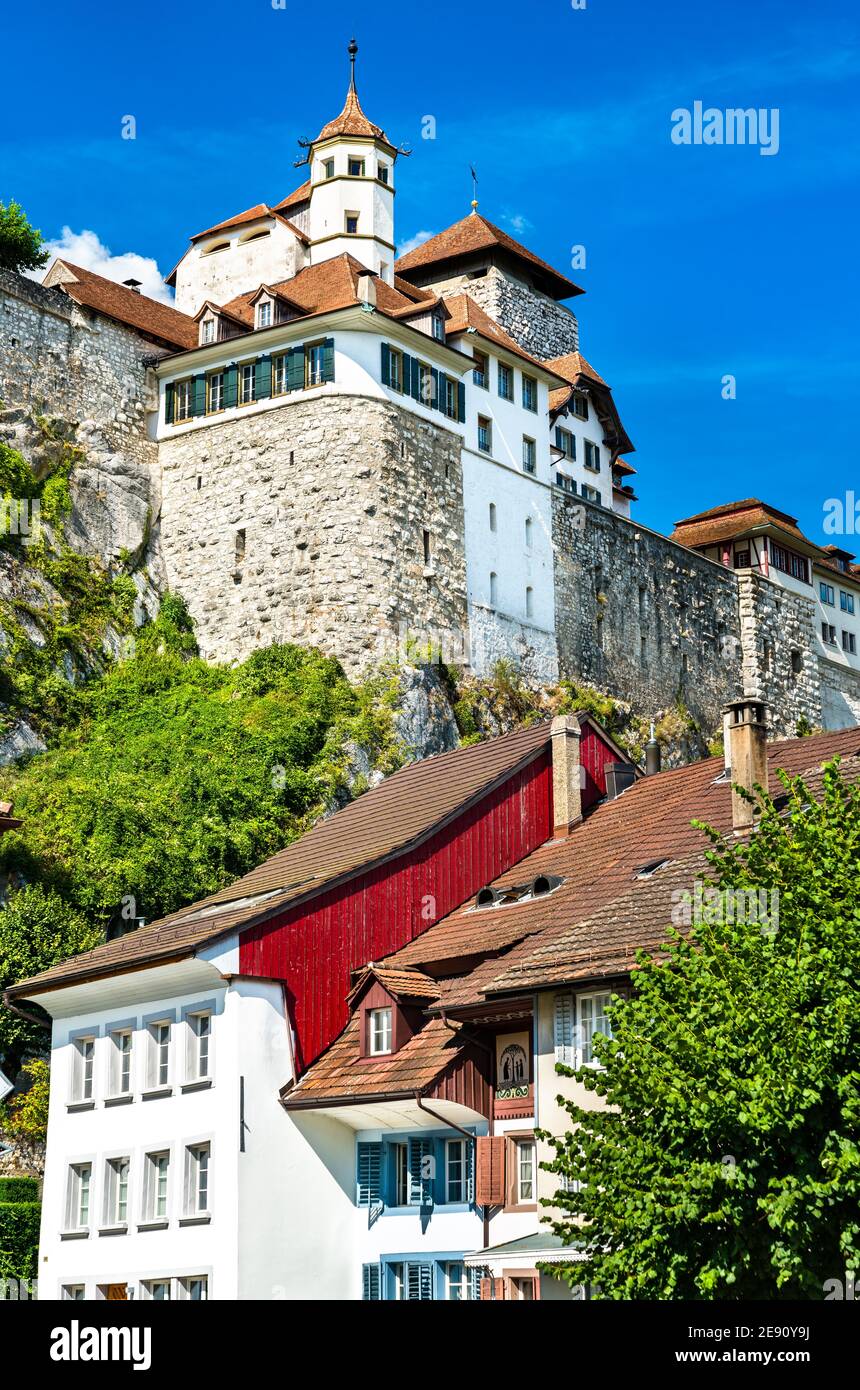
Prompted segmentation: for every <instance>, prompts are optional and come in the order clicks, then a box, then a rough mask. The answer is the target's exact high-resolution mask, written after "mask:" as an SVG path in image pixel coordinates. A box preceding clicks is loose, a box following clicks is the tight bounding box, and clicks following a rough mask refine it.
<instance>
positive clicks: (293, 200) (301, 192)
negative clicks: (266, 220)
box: [272, 179, 311, 212]
mask: <svg viewBox="0 0 860 1390" xmlns="http://www.w3.org/2000/svg"><path fill="white" fill-rule="evenodd" d="M310 196H311V181H310V179H306V181H305V182H304V183H302V184H300V185H299V187H298V188H294V189H293V191H292V193H288V194H287V196H286V198H282V199H281V201H280V202H279V203H273V204H272V212H286V211H287V209H288V208H295V207H298V206H299V205H300V204H301V203H306V202H307V201H308V199H309V198H310Z"/></svg>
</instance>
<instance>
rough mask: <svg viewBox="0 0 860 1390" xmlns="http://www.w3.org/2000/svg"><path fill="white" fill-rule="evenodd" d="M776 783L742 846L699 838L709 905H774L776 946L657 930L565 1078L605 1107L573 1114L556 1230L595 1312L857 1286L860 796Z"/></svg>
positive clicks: (828, 778)
mask: <svg viewBox="0 0 860 1390" xmlns="http://www.w3.org/2000/svg"><path fill="white" fill-rule="evenodd" d="M783 782H784V785H785V787H786V793H787V795H786V797H784V798H781V799H780V802H778V803H777V804H775V803H774V801H772V800H770V799H768V798H767V797H763V796H759V798H758V799H759V804H760V806H761V816H760V821H759V826H758V831H757V833H756V834H755V835H754V836H752V837H751V839H750V841H749V843H746V844H744V843H735V842H728V841H724V840H723V839H722V838H721V836H719V835H718V834H717V833H716V832H714V831H713V830H707V828H706V827H701V828H702V829H703V830H706V833H707V834H708V836H709V838H710V840H711V842H712V845H713V848H712V849H711V850H710V851H709V854H708V858H709V860H710V861H711V870H712V873H713V878H714V883H715V886H716V887H717V888H718V889H719V890H721V892H723V893H725V892H727V891H730V890H733V891H735V892H738V891H739V890H740V891H745V892H750V891H753V890H754V891H756V892H758V891H759V890H761V889H764V890H767V891H768V892H769V893H770V892H771V891H775V892H777V893H778V895H779V897H778V927H777V930H776V931H775V932H773V931H772V930H767V929H765V930H762V926H761V924H760V923H758V922H755V921H750V920H747V921H745V922H736V921H732V922H728V921H726V920H723V921H722V922H720V921H719V920H714V919H715V918H717V919H718V918H719V917H720V916H721V915H722V916H723V918H724V919H725V918H727V917H728V916H729V915H730V914H729V913H728V912H725V911H724V912H723V913H720V912H719V911H717V910H715V905H714V904H711V905H709V906H706V907H705V909H704V910H702V911H700V912H699V913H698V920H696V921H694V923H693V925H692V930H691V932H690V934H689V935H688V936H687V937H686V939H684V937H682V936H681V934H680V933H678V932H673V931H671V929H668V928H667V931H668V932H669V940H668V942H667V947H666V950H665V952H664V953H663V955H662V960H661V959H660V958H659V957H658V956H655V957H646V956H645V955H644V954H643V955H642V957H641V958H640V968H639V969H637V970H636V972H635V975H634V989H633V992H632V994H631V996H630V997H629V998H628V999H626V1000H618V1001H617V1002H616V1003H615V1004H614V1006H613V1008H612V1027H613V1035H614V1036H613V1039H612V1040H609V1039H604V1038H600V1039H598V1041H597V1044H596V1051H597V1053H598V1055H599V1058H600V1060H601V1061H602V1063H603V1065H604V1067H605V1070H602V1071H594V1070H589V1069H582V1070H580V1071H579V1072H578V1073H576V1075H577V1076H578V1079H579V1080H580V1081H581V1083H582V1084H583V1085H584V1087H585V1088H586V1089H587V1090H588V1091H592V1092H595V1093H596V1094H597V1095H599V1096H602V1097H603V1098H604V1100H605V1101H606V1103H607V1106H608V1107H609V1108H607V1109H600V1110H596V1111H586V1110H584V1109H581V1108H579V1107H578V1106H576V1105H575V1104H568V1105H567V1107H566V1108H567V1110H568V1112H569V1114H570V1118H571V1121H572V1128H571V1129H570V1131H569V1132H568V1134H566V1135H565V1136H564V1137H563V1138H561V1139H558V1140H556V1141H552V1142H553V1143H554V1144H555V1149H556V1154H555V1158H554V1160H553V1161H552V1162H550V1163H549V1164H548V1165H546V1166H547V1167H548V1168H549V1169H550V1170H551V1171H553V1172H555V1173H557V1174H559V1175H560V1176H564V1177H566V1178H568V1179H574V1180H576V1183H577V1184H578V1185H579V1186H578V1190H575V1191H574V1190H567V1191H562V1192H560V1193H559V1194H558V1196H557V1198H556V1200H555V1202H554V1203H552V1205H554V1206H556V1207H557V1208H560V1209H561V1216H560V1217H559V1218H558V1219H555V1220H553V1222H552V1224H553V1226H554V1229H555V1230H556V1232H557V1233H558V1234H560V1235H561V1236H562V1238H563V1239H564V1240H565V1241H566V1242H574V1241H575V1242H578V1243H579V1245H580V1249H581V1251H582V1253H583V1254H584V1256H585V1261H584V1263H574V1262H573V1261H571V1263H570V1264H569V1265H567V1266H565V1267H564V1269H563V1270H562V1271H561V1276H562V1277H566V1278H568V1280H569V1281H570V1282H572V1283H580V1282H582V1281H583V1279H584V1280H585V1281H587V1282H589V1283H591V1284H592V1285H593V1286H598V1288H599V1296H601V1297H604V1298H609V1299H760V1298H804V1299H805V1298H823V1297H824V1296H825V1292H826V1290H827V1287H828V1281H831V1280H841V1281H844V1280H845V1278H846V1271H847V1270H852V1269H854V1270H856V1269H858V1268H860V1148H859V1147H858V1141H860V1070H858V1067H860V1064H858V1057H860V876H858V872H857V866H858V863H860V790H858V787H857V786H856V785H854V784H852V783H851V782H849V781H847V780H846V779H845V778H844V777H843V775H842V773H841V772H840V769H839V765H838V762H837V763H832V764H830V765H828V767H827V768H826V769H825V772H824V776H823V781H822V783H821V787H820V792H819V794H818V795H817V796H816V795H814V794H813V792H812V791H811V790H810V789H809V788H807V787H806V786H805V785H804V783H803V782H802V781H801V780H800V779H795V780H791V779H789V778H787V777H783ZM691 887H692V885H691ZM721 901H722V902H723V903H725V902H726V899H725V898H724V897H723V898H722V899H721ZM734 901H735V903H737V902H738V899H735V900H734ZM734 915H737V914H734ZM744 915H745V916H746V917H747V919H749V916H750V915H751V914H749V913H748V912H747V913H746V914H744ZM703 919H705V920H703ZM559 1070H560V1071H564V1074H566V1075H572V1074H573V1073H571V1072H570V1071H569V1070H567V1069H564V1068H561V1067H560V1068H559ZM547 1205H550V1204H549V1203H547ZM831 1287H832V1286H831ZM831 1296H833V1294H831Z"/></svg>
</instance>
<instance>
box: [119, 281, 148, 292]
mask: <svg viewBox="0 0 860 1390" xmlns="http://www.w3.org/2000/svg"><path fill="white" fill-rule="evenodd" d="M122 283H123V284H124V285H125V287H126V289H127V290H132V291H133V292H134V293H135V294H140V287H141V284H142V283H143V282H142V281H141V280H123V282H122Z"/></svg>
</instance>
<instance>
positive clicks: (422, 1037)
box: [283, 1013, 469, 1110]
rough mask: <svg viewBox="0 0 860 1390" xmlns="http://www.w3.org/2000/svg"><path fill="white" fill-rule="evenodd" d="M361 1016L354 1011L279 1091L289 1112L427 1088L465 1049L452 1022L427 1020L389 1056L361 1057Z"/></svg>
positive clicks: (392, 1097) (411, 1093)
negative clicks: (288, 1085) (289, 1085)
mask: <svg viewBox="0 0 860 1390" xmlns="http://www.w3.org/2000/svg"><path fill="white" fill-rule="evenodd" d="M360 1028H361V1014H360V1013H354V1014H353V1015H352V1018H351V1019H350V1021H349V1023H348V1024H347V1025H346V1028H345V1029H344V1030H343V1032H342V1033H341V1034H340V1036H339V1037H337V1038H336V1039H335V1041H334V1042H333V1043H332V1045H331V1047H329V1048H328V1050H327V1051H326V1052H324V1053H323V1054H322V1056H321V1057H320V1058H319V1059H318V1060H317V1061H316V1062H314V1063H313V1065H312V1066H311V1067H310V1068H309V1070H308V1071H306V1072H305V1074H304V1076H303V1077H302V1079H301V1080H300V1081H299V1083H298V1084H297V1085H296V1086H294V1087H292V1088H291V1089H289V1090H288V1091H287V1092H286V1093H283V1105H284V1106H285V1108H286V1109H287V1110H299V1109H302V1108H303V1107H304V1106H314V1105H320V1104H324V1103H325V1101H326V1100H340V1101H343V1100H346V1099H348V1098H350V1099H355V1100H357V1101H358V1100H367V1099H369V1098H370V1097H377V1098H378V1099H380V1100H395V1099H397V1098H399V1097H407V1096H414V1095H415V1093H416V1091H426V1090H427V1088H428V1087H430V1086H432V1085H433V1084H434V1082H436V1081H437V1080H438V1079H439V1078H440V1076H442V1075H443V1074H444V1073H445V1072H446V1071H447V1070H448V1068H449V1067H450V1066H452V1064H453V1063H455V1062H457V1061H458V1060H459V1059H460V1058H461V1057H462V1055H463V1053H464V1052H465V1051H467V1049H468V1045H469V1044H468V1040H467V1039H466V1038H465V1037H461V1036H460V1034H459V1032H458V1028H457V1026H456V1025H454V1027H450V1026H449V1025H447V1024H445V1023H443V1022H442V1020H441V1019H438V1018H437V1019H431V1020H430V1021H429V1022H428V1023H426V1024H425V1025H424V1027H423V1028H422V1029H421V1030H420V1032H418V1033H415V1034H414V1035H413V1036H412V1037H411V1038H410V1039H409V1041H408V1042H407V1043H404V1045H403V1047H401V1048H400V1049H399V1050H398V1051H397V1052H392V1053H391V1055H390V1056H389V1057H362V1056H361V1055H360V1054H361V1035H360Z"/></svg>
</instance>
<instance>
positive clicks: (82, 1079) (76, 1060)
mask: <svg viewBox="0 0 860 1390" xmlns="http://www.w3.org/2000/svg"><path fill="white" fill-rule="evenodd" d="M98 1039H99V1030H98V1029H93V1028H85V1029H79V1030H76V1031H75V1032H74V1033H72V1034H71V1035H70V1037H69V1042H70V1043H71V1044H72V1055H71V1076H70V1079H69V1105H70V1106H81V1107H87V1108H90V1109H91V1108H92V1107H94V1106H95V1103H96V1043H97V1042H98ZM87 1046H88V1047H89V1052H88V1053H87V1052H85V1051H84V1049H85V1048H86V1047H87Z"/></svg>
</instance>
